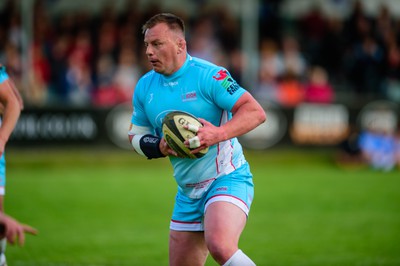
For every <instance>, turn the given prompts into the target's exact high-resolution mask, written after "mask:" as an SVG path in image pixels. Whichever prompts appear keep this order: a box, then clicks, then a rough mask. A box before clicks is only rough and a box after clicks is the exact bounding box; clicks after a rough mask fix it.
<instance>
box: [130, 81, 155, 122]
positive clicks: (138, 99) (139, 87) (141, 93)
mask: <svg viewBox="0 0 400 266" xmlns="http://www.w3.org/2000/svg"><path fill="white" fill-rule="evenodd" d="M144 97H145V86H144V84H143V80H139V81H138V83H137V84H136V88H135V91H134V93H133V97H132V107H133V112H132V118H131V123H132V124H134V125H136V126H142V127H152V125H151V124H150V122H149V120H148V119H147V116H146V113H145V110H144Z"/></svg>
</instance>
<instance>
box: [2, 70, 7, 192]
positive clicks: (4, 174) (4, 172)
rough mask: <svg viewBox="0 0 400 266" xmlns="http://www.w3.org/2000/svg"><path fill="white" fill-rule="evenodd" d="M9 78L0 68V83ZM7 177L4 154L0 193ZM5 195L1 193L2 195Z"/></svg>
mask: <svg viewBox="0 0 400 266" xmlns="http://www.w3.org/2000/svg"><path fill="white" fill-rule="evenodd" d="M8 78H9V76H8V74H7V72H6V68H5V67H4V66H1V67H0V83H3V82H4V81H6V80H7V79H8ZM1 122H2V119H1V117H0V126H1ZM5 176H6V165H5V158H4V153H3V154H2V156H1V157H0V191H4V186H5V182H6V179H5ZM1 194H4V192H3V193H1V192H0V195H1Z"/></svg>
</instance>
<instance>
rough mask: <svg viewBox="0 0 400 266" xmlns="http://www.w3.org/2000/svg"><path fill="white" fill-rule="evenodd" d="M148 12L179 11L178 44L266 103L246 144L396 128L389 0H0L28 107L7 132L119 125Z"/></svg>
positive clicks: (8, 58)
mask: <svg viewBox="0 0 400 266" xmlns="http://www.w3.org/2000/svg"><path fill="white" fill-rule="evenodd" d="M159 12H173V13H176V14H178V15H179V16H181V17H182V18H183V19H184V20H185V21H186V24H187V25H186V26H187V33H186V35H187V36H186V37H187V39H188V44H189V47H188V50H189V53H190V54H191V55H192V56H197V57H201V58H204V59H206V60H210V61H212V62H214V63H216V64H220V65H222V66H224V67H226V68H227V69H228V70H229V71H230V72H231V74H232V76H233V77H234V78H235V79H236V80H237V81H238V82H239V83H240V84H241V85H242V86H243V87H245V88H246V89H247V90H249V91H250V92H251V93H252V94H253V95H254V96H255V97H256V98H257V99H258V100H259V101H260V102H261V103H262V104H263V105H264V106H265V108H266V109H268V111H269V114H270V116H269V124H267V125H264V126H262V127H260V128H259V129H258V130H257V131H256V132H252V133H251V134H249V135H248V136H245V137H244V141H245V142H246V143H247V144H248V146H249V147H257V148H260V147H261V148H267V147H269V146H271V145H275V144H276V143H278V142H280V141H281V140H284V139H285V138H286V139H288V138H289V139H290V141H291V142H292V143H297V144H302V143H303V144H318V145H320V144H323V145H332V144H334V145H336V144H338V143H340V142H342V141H344V140H346V138H347V137H348V136H349V134H350V132H352V131H353V130H352V129H354V128H357V130H363V129H364V128H368V127H369V128H371V127H373V125H374V124H376V123H375V122H373V121H379V120H381V119H382V117H384V118H383V119H384V120H385V121H386V119H387V117H391V119H392V120H390V119H389V121H387V123H386V127H384V129H383V131H385V133H390V134H395V133H396V132H398V125H397V123H398V122H397V120H398V117H399V108H398V104H399V103H400V2H399V1H398V0H386V1H384V0H382V1H376V0H325V1H324V0H302V1H297V0H260V1H256V0H252V1H245V0H229V1H224V2H218V1H217V2H216V1H211V0H192V1H183V0H172V1H156V0H154V1H146V0H118V1H117V0H115V1H105V0H96V1H80V0H19V1H18V0H3V1H1V3H0V20H1V23H0V62H1V63H2V64H4V65H6V67H7V69H8V71H9V73H10V75H11V76H12V77H13V78H14V80H15V81H16V83H17V86H18V88H19V89H20V90H21V94H22V95H23V97H24V100H25V103H26V107H27V108H26V110H25V115H24V116H23V117H22V119H21V121H20V123H19V126H18V127H17V130H16V132H15V136H14V138H15V139H16V140H17V141H18V140H20V141H24V140H32V138H35V139H43V138H44V136H48V135H50V136H51V135H54V136H51V139H57V136H58V135H57V134H58V133H59V134H61V135H62V132H67V133H68V132H69V133H68V134H69V135H68V134H67V135H68V136H65V138H71V136H77V138H78V139H79V138H80V137H79V136H81V135H82V136H87V135H88V134H89V135H90V134H94V136H98V135H99V132H102V131H110V129H109V128H110V127H111V128H112V127H114V129H112V130H111V131H113V132H114V133H111V134H114V135H115V134H118V133H115V132H120V131H124V130H120V128H123V129H125V128H124V126H126V125H124V124H123V121H125V120H123V119H128V122H127V123H129V118H128V117H129V115H128V114H127V112H129V103H130V102H131V96H132V93H133V90H134V87H135V85H136V82H137V80H138V78H139V77H140V76H141V75H142V74H144V73H145V72H146V71H148V70H149V69H150V68H149V65H148V63H147V61H146V58H145V54H144V50H143V45H142V42H143V35H142V33H141V26H142V24H143V23H144V21H145V20H147V19H148V18H149V17H150V16H152V15H153V14H156V13H159ZM371 102H375V103H376V104H373V105H369V104H370V103H371ZM126 103H128V104H127V106H128V107H127V108H126V109H124V111H119V112H118V110H121V108H120V109H118V110H115V106H119V105H124V104H126ZM367 106H368V108H369V109H368V110H369V111H365V110H364V111H363V109H365V108H367ZM371 106H373V108H372V109H371ZM61 110H62V111H61ZM79 110H85V113H84V114H83V117H84V118H85V119H86V120H85V119H84V120H83V122H82V121H81V119H82V112H81V111H79ZM99 110H102V112H103V113H101V111H99ZM371 110H372V111H371ZM99 112H100V114H101V115H100V118H99V116H98V115H99ZM371 112H372V113H373V115H371ZM94 113H95V115H94V117H93V114H94ZM110 113H112V115H114V116H113V118H107V117H108V116H109V115H110ZM116 113H117V115H116ZM388 113H389V114H391V115H387V114H388ZM55 114H56V115H55ZM362 114H363V115H367V116H368V115H369V117H370V118H371V119H372V117H373V119H372V120H373V121H372V122H371V119H368V118H365V117H361V115H362ZM379 114H381V116H380V115H379ZM382 114H383V115H382ZM60 117H61V118H60ZM116 117H118V118H116ZM122 117H123V119H122ZM88 119H89V120H90V122H89V123H88ZM102 120H105V123H106V124H107V125H105V126H103V124H102ZM107 121H108V122H107ZM110 121H111V122H110ZM366 121H367V122H366ZM366 123H367V124H366ZM99 124H101V125H100V126H99ZM110 124H111V125H110ZM87 125H89V126H87ZM87 127H88V128H87ZM103 127H104V128H103ZM115 127H117V128H116V129H115ZM57 130H58V131H57ZM57 132H58V133H57ZM77 132H78V133H79V132H80V133H79V134H78V133H77ZM88 132H89V133H88ZM74 134H75V135H74ZM100 135H101V134H100ZM121 137H122V136H121ZM124 137H125V135H124ZM112 138H114V137H112ZM44 139H45V140H46V138H44Z"/></svg>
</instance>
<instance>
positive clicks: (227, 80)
mask: <svg viewBox="0 0 400 266" xmlns="http://www.w3.org/2000/svg"><path fill="white" fill-rule="evenodd" d="M213 79H215V80H216V81H219V82H220V84H221V86H222V87H223V88H224V89H226V91H227V92H228V93H229V94H230V95H232V94H234V93H235V92H236V91H237V90H238V89H239V84H237V82H236V81H235V80H234V79H233V78H232V77H231V75H230V74H229V73H228V71H226V70H224V69H221V70H220V71H218V72H217V74H216V75H215V76H213Z"/></svg>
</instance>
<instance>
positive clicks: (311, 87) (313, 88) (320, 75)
mask: <svg viewBox="0 0 400 266" xmlns="http://www.w3.org/2000/svg"><path fill="white" fill-rule="evenodd" d="M304 100H305V101H306V102H311V103H332V102H333V101H334V90H333V88H332V86H331V85H330V84H329V79H328V73H327V72H326V71H325V69H324V68H322V67H320V66H313V67H311V69H310V70H309V74H308V81H307V82H306V84H305V92H304Z"/></svg>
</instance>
